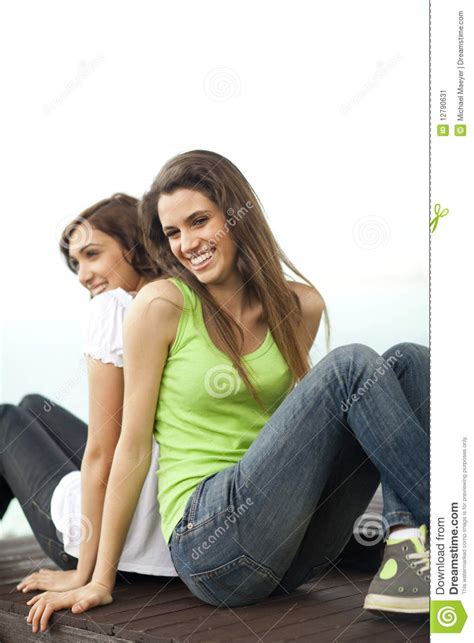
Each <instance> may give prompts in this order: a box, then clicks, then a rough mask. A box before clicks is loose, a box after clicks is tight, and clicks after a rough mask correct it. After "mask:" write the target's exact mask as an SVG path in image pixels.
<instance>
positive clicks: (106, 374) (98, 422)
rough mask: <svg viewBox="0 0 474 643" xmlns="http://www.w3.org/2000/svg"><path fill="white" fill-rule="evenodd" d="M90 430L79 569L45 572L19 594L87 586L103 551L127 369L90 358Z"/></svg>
mask: <svg viewBox="0 0 474 643" xmlns="http://www.w3.org/2000/svg"><path fill="white" fill-rule="evenodd" d="M87 366H88V383H89V426H88V432H87V445H86V449H85V453H84V458H83V461H82V466H81V516H80V526H81V531H82V533H81V542H80V550H79V552H80V553H79V562H78V566H77V569H75V570H70V571H53V570H50V569H41V570H40V571H39V572H35V573H34V574H30V575H29V576H27V577H26V578H25V579H23V581H22V582H21V583H20V584H19V585H18V586H17V589H18V590H23V592H31V591H33V590H36V589H43V590H54V591H67V590H70V589H74V588H76V587H81V586H82V585H84V584H85V583H87V582H88V581H89V580H90V579H91V577H92V572H93V571H94V566H95V562H96V558H97V550H98V547H99V538H100V528H101V521H102V511H103V506H104V498H105V490H106V486H107V480H108V477H109V473H110V468H111V466H112V460H113V456H114V451H115V447H116V446H117V442H118V439H119V435H120V425H121V420H122V405H123V389H124V383H123V369H122V368H118V367H116V366H114V365H113V364H103V363H102V362H100V361H99V360H96V359H92V358H88V360H87Z"/></svg>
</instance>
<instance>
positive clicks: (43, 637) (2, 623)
mask: <svg viewBox="0 0 474 643" xmlns="http://www.w3.org/2000/svg"><path fill="white" fill-rule="evenodd" d="M0 641H1V642H2V643H19V641H21V643H33V642H35V643H38V641H41V642H42V643H43V642H46V641H62V643H90V642H91V641H99V643H100V642H105V641H109V643H110V641H111V637H110V636H103V635H100V634H97V633H96V632H88V631H86V630H78V629H76V628H74V627H69V626H67V625H64V624H62V623H61V624H57V625H54V626H53V627H51V628H49V629H48V630H47V631H46V632H44V633H41V634H33V632H32V631H31V625H28V623H26V621H25V620H24V619H19V618H18V616H17V615H15V614H5V613H0ZM113 641H114V643H130V639H124V638H119V637H115V636H114V637H113ZM161 641H162V643H165V640H164V639H161ZM166 643H170V641H169V639H168V641H166Z"/></svg>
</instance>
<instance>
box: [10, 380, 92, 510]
mask: <svg viewBox="0 0 474 643" xmlns="http://www.w3.org/2000/svg"><path fill="white" fill-rule="evenodd" d="M18 406H19V407H20V408H22V409H24V410H25V411H27V412H28V413H29V414H30V415H31V416H32V417H33V418H34V419H35V420H38V421H39V422H41V424H42V425H43V426H44V428H45V429H46V431H47V432H48V434H49V435H50V436H51V438H52V439H53V440H54V441H55V442H56V444H57V445H58V446H59V448H60V449H61V451H63V452H64V453H65V455H66V456H67V457H68V458H69V459H70V460H71V462H72V463H73V464H74V465H75V466H76V468H77V469H80V467H81V462H82V458H83V457H84V450H85V445H86V442H87V425H86V424H85V423H84V422H83V421H82V420H80V419H79V418H77V417H76V416H75V415H73V414H72V413H70V412H69V411H67V410H66V409H64V408H63V407H62V406H59V404H56V403H55V402H52V401H51V400H49V399H48V398H46V397H44V395H40V394H39V393H31V394H29V395H25V397H24V398H23V399H22V400H21V402H20V404H19V405H18ZM13 498H14V494H13V492H12V490H11V489H10V487H9V486H8V484H7V482H6V481H5V480H4V479H3V478H2V477H1V476H0V519H1V518H2V516H3V515H4V514H5V512H6V510H7V508H8V505H9V504H10V501H11V500H12V499H13Z"/></svg>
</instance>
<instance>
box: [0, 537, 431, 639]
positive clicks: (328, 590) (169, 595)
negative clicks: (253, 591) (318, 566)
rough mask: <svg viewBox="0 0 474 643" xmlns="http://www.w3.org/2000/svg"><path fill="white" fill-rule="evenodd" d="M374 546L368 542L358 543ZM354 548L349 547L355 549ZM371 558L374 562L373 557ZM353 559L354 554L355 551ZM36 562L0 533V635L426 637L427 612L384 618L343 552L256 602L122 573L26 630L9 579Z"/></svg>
mask: <svg viewBox="0 0 474 643" xmlns="http://www.w3.org/2000/svg"><path fill="white" fill-rule="evenodd" d="M365 549H366V550H374V552H375V548H365ZM355 553H356V554H357V552H355ZM371 556H372V566H373V565H374V564H375V565H376V566H377V561H374V560H373V553H371ZM357 557H358V560H359V567H360V556H357ZM40 566H42V567H44V566H51V567H54V565H53V564H52V563H51V561H49V560H48V559H47V558H45V556H44V554H43V553H42V551H41V549H40V548H39V547H38V545H37V544H36V543H35V541H34V540H33V539H31V538H22V539H15V540H3V541H0V642H1V643H23V642H28V641H42V642H45V641H66V642H67V643H78V642H81V641H92V640H95V641H115V642H117V643H118V642H123V641H142V642H143V643H146V642H151V641H160V642H165V641H167V642H171V641H173V642H174V641H189V642H190V643H191V642H193V643H194V642H196V643H197V642H198V641H200V642H205V643H207V642H208V641H209V642H210V641H217V642H222V641H233V642H234V643H244V642H245V643H247V642H252V641H272V642H274V641H296V640H297V641H318V643H326V642H328V643H329V642H330V641H337V642H340V643H343V642H345V641H369V642H371V641H373V642H374V643H377V642H378V641H379V640H381V639H383V641H384V643H391V642H394V641H429V630H428V619H420V618H419V617H411V618H403V619H400V618H397V619H395V618H390V619H389V618H388V617H386V616H382V615H374V614H371V613H368V612H366V611H365V610H364V609H363V607H362V605H363V601H364V597H365V594H366V592H367V588H368V586H369V583H370V580H371V577H372V573H371V572H370V571H368V569H367V561H366V562H365V568H366V570H365V571H363V570H361V569H360V568H359V569H356V568H354V567H353V566H351V565H350V556H347V557H346V559H345V561H344V560H341V562H338V563H337V566H335V567H333V568H332V569H331V570H330V571H329V573H326V575H325V576H323V577H322V578H321V579H319V580H316V581H314V582H313V583H308V584H306V585H304V586H302V587H301V588H300V589H298V590H297V591H296V592H294V593H293V594H291V595H290V596H285V597H273V598H270V599H268V600H266V601H264V602H262V603H260V604H258V605H253V606H250V607H241V608H237V609H235V608H233V609H230V608H228V609H226V608H214V607H211V606H209V605H206V604H204V603H202V602H201V601H199V600H198V599H197V598H195V597H193V596H192V594H191V593H190V592H189V590H188V589H187V588H186V586H185V585H184V584H183V583H182V582H181V581H180V580H179V579H172V580H170V579H157V578H154V577H149V576H140V575H138V574H128V575H127V576H126V578H123V579H121V580H119V582H118V585H117V587H116V590H115V592H114V599H115V600H114V602H113V603H112V604H111V605H107V606H105V607H100V608H95V609H93V610H91V611H89V612H87V613H86V614H82V615H73V614H72V613H71V612H70V611H62V612H59V613H57V614H55V616H54V617H53V621H52V625H51V627H50V629H49V630H48V632H46V633H44V634H41V633H40V634H36V635H33V634H32V633H31V627H30V626H29V625H28V624H27V623H26V621H25V617H26V615H27V613H28V607H27V605H26V604H25V602H26V600H28V598H30V596H33V594H21V593H19V592H17V591H16V590H15V585H16V584H17V583H18V581H19V580H21V578H23V577H24V576H25V575H26V574H28V573H30V572H32V571H34V570H36V569H38V568H39V567H40Z"/></svg>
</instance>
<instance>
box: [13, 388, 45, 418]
mask: <svg viewBox="0 0 474 643" xmlns="http://www.w3.org/2000/svg"><path fill="white" fill-rule="evenodd" d="M47 402H48V400H47V399H46V398H45V397H44V395H40V394H39V393H28V395H25V397H24V398H23V399H22V400H21V402H20V404H19V405H18V406H20V407H21V408H22V409H29V410H31V411H36V412H37V413H39V412H40V411H44V410H45V404H47Z"/></svg>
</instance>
